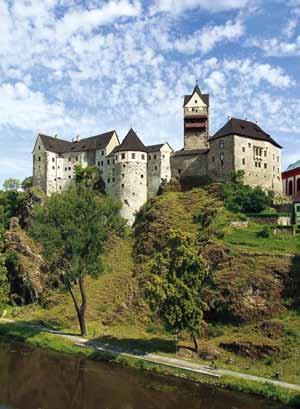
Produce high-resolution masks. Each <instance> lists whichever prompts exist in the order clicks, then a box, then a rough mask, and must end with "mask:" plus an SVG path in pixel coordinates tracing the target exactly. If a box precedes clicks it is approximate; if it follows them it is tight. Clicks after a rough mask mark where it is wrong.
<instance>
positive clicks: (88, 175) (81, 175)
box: [75, 165, 101, 190]
mask: <svg viewBox="0 0 300 409" xmlns="http://www.w3.org/2000/svg"><path fill="white" fill-rule="evenodd" d="M75 181H76V184H77V185H83V186H85V187H87V188H92V189H95V190H97V188H100V182H101V176H100V172H99V169H98V168H97V167H96V166H87V167H85V168H84V167H82V166H80V165H77V166H75Z"/></svg>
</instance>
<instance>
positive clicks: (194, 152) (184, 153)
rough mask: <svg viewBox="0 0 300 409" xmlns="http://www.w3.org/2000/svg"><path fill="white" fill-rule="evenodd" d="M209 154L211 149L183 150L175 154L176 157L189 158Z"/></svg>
mask: <svg viewBox="0 0 300 409" xmlns="http://www.w3.org/2000/svg"><path fill="white" fill-rule="evenodd" d="M208 152H209V149H187V150H185V149H181V150H180V151H176V152H175V154H174V155H175V156H187V155H205V154H206V153H208Z"/></svg>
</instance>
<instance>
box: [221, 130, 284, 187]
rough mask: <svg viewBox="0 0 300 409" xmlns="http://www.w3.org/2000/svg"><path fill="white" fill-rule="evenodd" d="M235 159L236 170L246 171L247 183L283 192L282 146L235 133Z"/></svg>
mask: <svg viewBox="0 0 300 409" xmlns="http://www.w3.org/2000/svg"><path fill="white" fill-rule="evenodd" d="M225 139H226V138H225ZM234 161H235V163H234V169H235V171H237V170H243V171H244V172H245V179H244V180H245V183H247V184H249V185H251V186H261V187H262V188H263V189H266V190H272V191H274V192H277V193H282V180H281V149H280V148H278V147H276V146H274V145H273V144H271V143H269V142H267V141H259V140H253V139H249V138H245V137H240V136H237V135H235V136H234Z"/></svg>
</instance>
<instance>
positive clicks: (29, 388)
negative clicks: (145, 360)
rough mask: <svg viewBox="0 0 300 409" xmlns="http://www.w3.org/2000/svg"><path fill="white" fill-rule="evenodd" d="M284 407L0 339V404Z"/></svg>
mask: <svg viewBox="0 0 300 409" xmlns="http://www.w3.org/2000/svg"><path fill="white" fill-rule="evenodd" d="M171 408H172V409H283V406H282V405H277V404H275V403H274V402H271V401H267V400H265V399H260V398H257V397H254V396H249V395H245V394H242V393H234V392H230V391H225V390H221V389H217V388H214V387H211V386H206V385H197V384H194V383H192V382H188V381H183V380H180V379H175V378H167V377H165V376H161V375H154V374H150V373H144V372H137V371H134V370H128V369H123V368H119V367H116V366H111V365H109V364H104V363H96V362H91V361H87V360H85V359H81V358H77V357H76V358H74V357H69V356H65V355H62V354H57V353H53V352H48V351H45V350H40V349H31V348H29V347H28V346H24V345H21V344H3V343H0V409H171Z"/></svg>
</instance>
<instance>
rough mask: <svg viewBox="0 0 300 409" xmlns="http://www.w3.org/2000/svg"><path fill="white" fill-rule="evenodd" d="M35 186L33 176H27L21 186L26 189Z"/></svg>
mask: <svg viewBox="0 0 300 409" xmlns="http://www.w3.org/2000/svg"><path fill="white" fill-rule="evenodd" d="M32 186H33V178H32V176H28V177H27V178H25V179H24V180H23V181H22V183H21V188H22V189H23V190H24V191H26V190H28V189H30V188H31V187H32Z"/></svg>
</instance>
